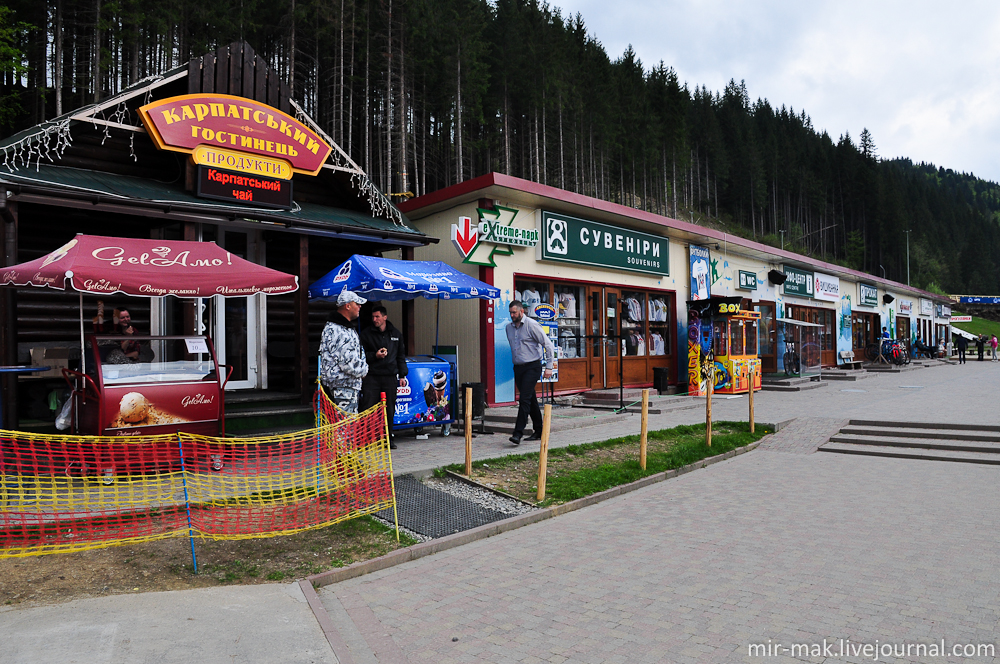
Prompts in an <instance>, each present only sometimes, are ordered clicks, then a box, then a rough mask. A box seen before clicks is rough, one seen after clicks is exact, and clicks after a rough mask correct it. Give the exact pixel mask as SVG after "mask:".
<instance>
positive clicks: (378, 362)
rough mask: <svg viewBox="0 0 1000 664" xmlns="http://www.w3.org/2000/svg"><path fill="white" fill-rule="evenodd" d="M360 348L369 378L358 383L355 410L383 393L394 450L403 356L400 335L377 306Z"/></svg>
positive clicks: (362, 407) (404, 373) (366, 407)
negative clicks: (358, 400)
mask: <svg viewBox="0 0 1000 664" xmlns="http://www.w3.org/2000/svg"><path fill="white" fill-rule="evenodd" d="M361 347H362V348H364V349H365V359H366V360H367V361H368V375H367V376H365V377H364V379H363V380H362V381H361V400H360V404H359V406H358V410H360V411H361V412H364V411H366V410H368V409H369V408H371V407H372V406H374V405H375V404H377V403H378V402H379V400H380V399H381V395H382V394H383V393H385V413H386V418H387V419H388V421H389V448H390V449H396V443H395V441H394V440H393V439H394V438H395V436H394V435H393V434H392V417H393V415H394V414H395V412H396V388H397V387H398V386H399V379H400V378H405V377H406V353H405V349H404V348H403V342H402V335H401V334H400V332H399V330H397V329H396V328H395V327H394V326H393V324H392V323H390V322H389V318H388V312H387V311H386V309H385V307H383V306H381V305H379V306H376V307H374V308H373V309H372V326H371V327H369V328H367V329H365V330H364V331H362V332H361Z"/></svg>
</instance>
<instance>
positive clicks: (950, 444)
mask: <svg viewBox="0 0 1000 664" xmlns="http://www.w3.org/2000/svg"><path fill="white" fill-rule="evenodd" d="M830 442H831V443H849V444H852V445H868V446H873V447H892V448H900V449H902V448H907V449H919V450H947V451H958V452H983V453H987V454H1000V441H980V442H975V441H970V440H968V439H945V438H935V439H916V440H915V439H913V438H906V437H902V436H893V435H882V436H874V435H865V434H858V433H846V432H845V433H839V434H836V435H834V436H832V437H831V438H830Z"/></svg>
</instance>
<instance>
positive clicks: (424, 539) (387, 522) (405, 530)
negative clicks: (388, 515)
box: [371, 514, 434, 542]
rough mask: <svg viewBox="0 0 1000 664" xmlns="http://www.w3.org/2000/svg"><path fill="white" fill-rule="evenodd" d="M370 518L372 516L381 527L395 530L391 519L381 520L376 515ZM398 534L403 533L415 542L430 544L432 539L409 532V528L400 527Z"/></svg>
mask: <svg viewBox="0 0 1000 664" xmlns="http://www.w3.org/2000/svg"><path fill="white" fill-rule="evenodd" d="M371 516H372V518H373V519H375V520H376V521H378V522H379V523H381V524H382V525H384V526H388V527H389V528H392V529H393V530H395V529H396V524H395V523H393V521H392V520H391V519H383V518H382V517H380V516H379V515H377V514H372V515H371ZM399 532H401V533H405V534H407V535H409V536H410V537H412V538H413V539H415V540H417V541H418V542H430V541H431V540H432V539H434V538H433V537H428V536H427V535H421V534H420V533H415V532H413V531H412V530H410V529H409V528H407V527H406V526H400V527H399Z"/></svg>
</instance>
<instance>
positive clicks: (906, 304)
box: [899, 300, 913, 316]
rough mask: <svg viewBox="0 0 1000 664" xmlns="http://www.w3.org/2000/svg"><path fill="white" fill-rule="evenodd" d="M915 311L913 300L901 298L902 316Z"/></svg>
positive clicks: (900, 310) (900, 309)
mask: <svg viewBox="0 0 1000 664" xmlns="http://www.w3.org/2000/svg"><path fill="white" fill-rule="evenodd" d="M912 311H913V300H900V301H899V313H900V315H902V316H909V315H910V313H911V312H912Z"/></svg>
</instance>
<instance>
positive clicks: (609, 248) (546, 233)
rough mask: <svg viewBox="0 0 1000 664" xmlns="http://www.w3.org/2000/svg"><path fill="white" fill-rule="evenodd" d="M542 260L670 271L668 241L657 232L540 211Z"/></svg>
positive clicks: (657, 272)
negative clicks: (656, 233)
mask: <svg viewBox="0 0 1000 664" xmlns="http://www.w3.org/2000/svg"><path fill="white" fill-rule="evenodd" d="M542 233H543V240H544V241H543V242H542V259H543V260H550V261H561V262H565V263H578V264H582V265H595V266H598V267H607V268H612V269H615V270H631V271H633V272H644V273H646V274H655V275H664V276H665V275H668V274H670V269H669V268H670V265H669V261H668V258H669V249H670V241H669V240H668V239H667V238H665V237H661V236H659V235H652V234H650V233H642V232H640V231H633V230H630V229H627V228H621V227H619V226H609V225H607V224H601V223H598V222H596V221H587V220H585V219H577V218H576V217H570V216H567V215H564V214H557V213H555V212H542Z"/></svg>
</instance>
